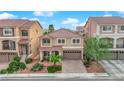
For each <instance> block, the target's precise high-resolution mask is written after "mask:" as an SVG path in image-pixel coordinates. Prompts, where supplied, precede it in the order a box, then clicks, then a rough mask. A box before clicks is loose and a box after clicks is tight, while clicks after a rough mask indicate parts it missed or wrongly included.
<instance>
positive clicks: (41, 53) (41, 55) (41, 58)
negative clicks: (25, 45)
mask: <svg viewBox="0 0 124 93" xmlns="http://www.w3.org/2000/svg"><path fill="white" fill-rule="evenodd" d="M41 60H43V52H42V51H40V61H41Z"/></svg>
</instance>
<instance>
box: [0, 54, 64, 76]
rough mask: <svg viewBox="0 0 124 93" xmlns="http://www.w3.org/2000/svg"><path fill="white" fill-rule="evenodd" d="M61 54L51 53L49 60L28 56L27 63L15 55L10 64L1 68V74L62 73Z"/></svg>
mask: <svg viewBox="0 0 124 93" xmlns="http://www.w3.org/2000/svg"><path fill="white" fill-rule="evenodd" d="M60 62H61V57H60V56H59V55H55V54H51V55H50V57H49V61H43V62H39V60H32V59H31V58H27V59H26V60H25V63H23V62H20V57H18V56H15V57H14V58H13V60H12V61H11V62H10V63H9V66H8V67H7V68H5V69H1V70H0V74H14V73H16V74H19V73H61V70H62V64H61V63H60Z"/></svg>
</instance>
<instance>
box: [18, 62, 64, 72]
mask: <svg viewBox="0 0 124 93" xmlns="http://www.w3.org/2000/svg"><path fill="white" fill-rule="evenodd" d="M36 63H40V64H43V65H44V68H43V69H42V70H41V71H36V72H33V71H31V68H32V66H33V65H34V64H36ZM52 65H53V63H51V62H48V61H44V62H38V61H37V60H34V61H33V62H32V63H30V64H26V66H27V68H26V69H25V70H23V71H20V72H19V73H21V74H24V73H48V71H47V67H48V66H52ZM56 65H62V64H61V63H58V64H56ZM56 73H61V71H57V72H56Z"/></svg>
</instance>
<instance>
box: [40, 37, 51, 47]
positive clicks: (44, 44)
mask: <svg viewBox="0 0 124 93" xmlns="http://www.w3.org/2000/svg"><path fill="white" fill-rule="evenodd" d="M42 45H43V46H49V45H50V39H48V38H45V39H43V40H42Z"/></svg>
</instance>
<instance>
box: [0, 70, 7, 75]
mask: <svg viewBox="0 0 124 93" xmlns="http://www.w3.org/2000/svg"><path fill="white" fill-rule="evenodd" d="M7 73H8V72H7V69H2V70H0V74H7Z"/></svg>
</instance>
